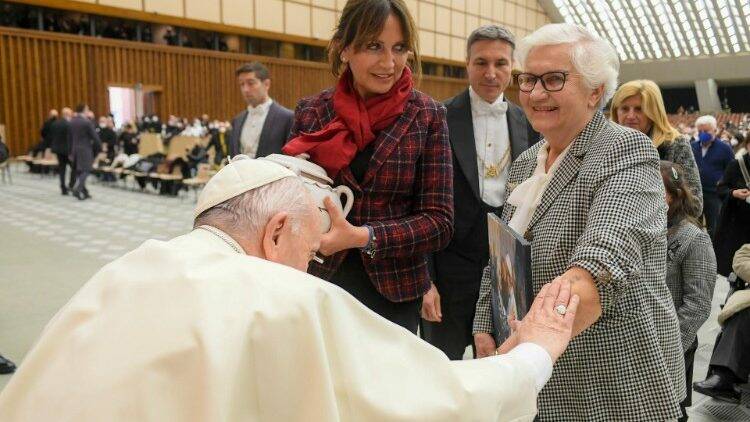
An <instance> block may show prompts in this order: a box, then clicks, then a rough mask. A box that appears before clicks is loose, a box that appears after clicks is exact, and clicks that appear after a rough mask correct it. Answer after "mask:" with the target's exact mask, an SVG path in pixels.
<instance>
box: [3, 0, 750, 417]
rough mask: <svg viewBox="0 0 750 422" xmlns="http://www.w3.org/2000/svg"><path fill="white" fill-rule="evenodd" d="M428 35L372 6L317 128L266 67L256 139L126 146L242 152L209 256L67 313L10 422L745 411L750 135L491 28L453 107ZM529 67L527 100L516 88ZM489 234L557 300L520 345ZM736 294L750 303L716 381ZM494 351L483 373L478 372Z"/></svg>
mask: <svg viewBox="0 0 750 422" xmlns="http://www.w3.org/2000/svg"><path fill="white" fill-rule="evenodd" d="M417 36H418V35H417V31H416V25H415V23H414V20H413V18H412V16H411V15H410V13H409V11H408V8H407V6H406V4H405V3H404V2H403V1H402V0H350V1H349V2H347V5H346V6H345V8H344V10H343V12H342V13H341V16H340V20H339V22H338V25H337V27H336V29H335V31H334V34H333V37H332V39H331V41H330V45H329V63H330V66H331V71H332V73H333V74H334V75H335V76H336V77H337V83H336V86H335V87H333V88H331V89H327V90H324V91H322V92H320V93H318V94H316V95H313V96H311V97H308V98H304V99H302V100H301V101H300V102H299V104H298V106H297V108H296V110H295V111H294V112H292V111H291V110H288V109H286V108H284V107H282V106H280V105H278V104H277V103H276V102H275V101H273V99H272V98H270V97H269V95H268V90H269V88H270V84H271V75H270V74H269V72H268V70H267V69H266V68H265V67H264V66H263V65H261V64H259V63H249V64H246V65H243V66H241V67H240V68H239V69H237V71H236V74H235V77H236V78H237V82H238V85H239V89H240V92H241V94H242V96H243V98H244V99H245V101H246V102H247V109H246V110H243V111H242V112H241V113H240V114H239V115H237V116H236V117H235V118H234V119H233V120H232V122H231V124H227V123H216V124H214V126H213V127H211V124H210V123H209V122H208V117H207V116H205V117H206V118H205V119H203V118H201V119H196V120H195V121H194V122H193V123H192V124H191V125H188V124H187V123H188V122H186V121H185V120H184V119H178V118H176V117H175V118H173V117H170V119H169V120H168V121H167V123H166V124H161V123H160V122H159V119H158V118H154V117H153V116H152V117H151V118H148V119H146V118H144V119H143V120H142V121H139V122H137V123H136V125H135V126H136V127H135V128H131V129H129V131H126V133H131V134H132V135H133V138H135V133H137V132H138V131H146V132H160V131H161V133H162V134H163V136H164V138H165V139H166V138H168V137H169V135H170V133H171V131H174V133H177V132H180V133H190V134H195V135H196V136H205V135H207V134H209V133H210V132H211V131H212V130H216V131H217V132H216V133H219V134H223V135H224V136H223V137H221V139H222V141H221V142H220V143H219V144H218V146H216V148H218V149H220V150H221V151H222V154H223V157H227V156H229V157H235V156H236V157H235V158H231V159H228V160H226V163H227V164H226V165H225V166H224V167H223V168H222V169H221V170H220V171H219V172H218V173H217V174H216V176H214V177H213V178H212V179H211V180H210V181H209V183H208V184H207V185H206V187H205V189H204V190H203V191H202V192H201V195H200V197H199V199H198V201H197V205H196V210H195V221H194V226H195V229H194V230H193V231H192V232H191V233H189V234H187V235H185V236H181V237H178V238H175V239H173V240H171V241H168V242H157V241H149V242H146V243H145V244H144V245H143V246H141V247H139V248H138V249H136V250H135V251H133V252H132V253H129V254H127V255H125V256H124V257H123V258H120V259H118V260H116V261H115V262H114V263H112V264H110V265H108V266H106V267H105V268H103V269H102V270H101V271H100V272H99V273H98V274H97V275H95V276H94V278H92V280H91V281H90V282H89V283H87V284H86V285H85V286H84V287H83V288H82V290H81V291H80V292H79V293H78V294H77V295H76V296H75V297H74V298H73V299H72V300H71V302H70V303H69V304H68V305H66V307H65V308H63V310H61V312H60V314H58V315H57V316H56V317H55V319H54V321H53V322H52V323H51V324H50V326H48V327H47V329H46V330H45V332H44V333H43V335H42V338H41V339H40V340H39V341H38V342H37V344H36V345H35V347H34V349H33V350H32V351H31V352H30V353H29V356H28V357H27V358H26V360H25V362H24V364H23V365H21V368H20V369H19V373H18V374H17V375H16V376H15V378H14V379H12V380H11V382H10V383H9V385H8V386H7V387H6V389H5V391H3V393H2V395H0V418H2V419H3V420H8V421H15V420H19V421H20V420H29V419H35V418H36V419H40V420H41V419H45V418H47V417H50V416H51V415H54V416H56V417H60V416H61V415H78V414H86V415H87V416H89V417H91V418H102V419H112V417H113V416H114V415H128V416H130V417H135V418H138V416H143V415H151V416H153V417H155V418H160V419H180V415H182V413H181V412H182V411H183V410H184V409H185V408H196V407H197V408H201V409H204V413H203V414H204V415H205V416H206V418H209V419H216V418H222V417H229V416H228V415H234V417H236V418H237V419H243V418H244V419H253V418H260V419H263V416H264V415H266V416H269V417H271V416H270V415H273V416H272V417H274V418H276V419H279V420H331V419H353V420H373V421H375V420H378V421H380V420H418V419H422V420H431V421H438V420H446V421H448V420H450V421H455V420H533V419H535V418H536V420H540V421H582V420H586V421H611V420H618V421H630V420H632V421H644V420H648V421H672V420H687V418H688V414H687V411H686V409H687V407H689V406H690V405H691V391H692V390H693V389H695V390H697V391H700V392H701V393H704V394H708V395H710V396H712V397H716V398H720V399H723V400H730V401H734V402H737V401H738V400H739V396H740V394H741V393H742V391H744V390H746V389H747V384H746V383H747V382H748V370H749V369H750V364H749V363H748V362H750V347H748V346H750V344H749V343H748V342H749V341H750V340H748V339H750V297H748V296H747V290H743V286H744V284H743V283H742V281H741V280H742V279H746V278H747V277H748V274H747V269H748V266H750V262H748V247H750V245H748V244H750V190H748V189H749V188H750V186H749V185H750V172H748V170H747V168H750V155H748V154H747V152H746V151H747V150H746V148H747V147H746V142H745V139H741V137H744V134H743V133H742V132H741V130H740V128H739V127H738V128H737V129H738V130H736V131H735V132H732V133H733V135H732V136H729V137H728V138H727V139H726V140H725V139H724V137H723V136H722V132H721V131H720V128H719V127H718V124H717V122H716V119H715V118H714V117H713V116H702V117H700V118H698V119H697V120H696V121H695V124H694V127H693V128H690V129H689V130H686V128H683V130H679V129H678V128H675V127H674V126H673V125H672V124H671V123H670V122H669V117H668V115H667V113H666V111H665V108H664V102H663V99H662V96H661V92H660V89H659V87H658V86H657V85H656V84H655V83H654V82H652V81H648V80H636V81H630V82H627V83H625V84H622V85H619V86H618V72H619V59H618V56H617V54H616V52H615V50H614V49H613V47H612V46H611V45H610V44H609V43H608V42H607V41H606V40H604V39H602V38H601V37H599V36H597V35H595V34H594V33H592V32H591V31H590V30H588V29H586V28H583V27H579V26H576V25H572V24H549V25H545V26H543V27H541V28H540V29H538V30H536V31H535V32H533V33H532V34H530V35H528V36H527V37H525V38H523V39H522V40H520V41H518V42H517V40H516V39H515V37H514V36H513V34H512V33H511V32H510V31H509V30H508V29H507V28H504V27H501V26H498V25H485V26H482V27H480V28H477V29H475V30H474V31H473V32H472V33H471V35H470V36H469V37H468V39H467V43H466V63H467V64H466V70H467V75H468V81H469V86H468V87H467V88H466V89H465V90H464V91H463V92H461V93H459V94H458V95H456V96H455V97H453V98H451V99H449V100H447V101H445V102H443V103H440V102H438V101H436V100H434V99H432V98H431V97H429V96H428V95H426V94H424V93H422V92H420V91H418V90H416V89H415V88H414V85H415V81H416V80H418V78H419V77H420V69H421V66H420V55H419V50H418V47H417V44H418V43H417V41H416V38H417ZM514 66H517V67H519V68H520V69H521V73H520V74H518V75H517V76H516V78H517V86H518V89H519V91H520V92H519V103H520V104H518V105H516V104H513V103H512V102H510V101H508V99H507V98H506V96H505V93H504V91H505V90H506V89H507V88H508V86H509V85H510V83H511V79H512V77H513V74H512V69H513V68H514ZM610 100H611V103H610ZM607 104H611V105H610V108H609V115H608V116H607V115H605V113H604V108H605V107H606V105H607ZM76 112H77V114H78V115H79V117H77V119H79V120H80V121H83V120H84V119H85V115H86V112H87V109H86V107H82V106H79V107H78V108H77V109H76ZM63 114H65V112H64V113H63ZM108 121H109V120H108V119H106V117H105V118H104V125H105V127H106V126H107V125H108ZM70 125H71V129H70V131H71V133H76V131H79V132H81V133H84V135H86V136H89V135H90V138H92V139H94V141H92V145H93V144H95V143H96V140H97V139H101V137H102V133H101V131H100V132H99V133H98V134H97V133H96V131H95V130H94V127H93V123H91V122H90V121H89V122H87V124H86V125H85V127H84V125H83V124H80V129H76V130H74V129H73V128H74V127H78V126H79V125H74V124H73V121H71V123H70ZM217 125H218V127H217ZM745 127H746V126H745ZM170 128H172V129H171V130H170ZM84 129H85V130H84ZM100 129H102V128H100ZM110 129H111V128H110ZM228 129H231V130H229V131H227V130H228ZM683 132H689V133H691V135H690V136H688V135H686V134H685V133H683ZM227 133H228V134H227ZM107 137H108V139H110V138H111V139H119V138H118V136H117V135H116V134H114V135H112V134H108V135H107ZM120 137H122V134H121V135H120ZM75 138H76V135H73V139H75ZM732 139H735V140H736V141H737V142H736V145H733V143H732ZM131 140H132V139H131ZM73 145H74V146H73V147H72V148H73V150H75V149H76V148H80V143H76V142H74V143H73ZM75 145H78V146H75ZM115 148H123V149H124V148H125V145H124V144H123V145H119V146H117V145H115ZM743 148H744V149H743ZM89 150H90V148H89ZM743 151H744V152H743ZM131 152H132V150H131ZM281 153H283V154H286V155H289V156H295V157H304V158H305V159H307V160H309V161H311V162H312V163H315V164H317V165H318V166H320V167H322V168H323V169H324V170H325V172H326V174H327V176H328V177H329V178H330V179H331V180H332V181H333V183H334V184H336V185H344V186H347V187H348V188H350V189H351V191H352V192H353V195H354V204H353V207H352V208H351V212H350V213H349V214H348V215H345V214H344V213H343V212H342V210H341V209H340V208H337V206H336V205H334V202H333V201H331V200H330V198H328V199H326V200H325V201H322V202H320V203H317V202H318V200H317V199H315V198H313V197H312V196H311V195H310V194H309V193H308V191H307V190H306V188H305V186H304V183H302V182H301V181H300V180H299V178H298V175H297V173H295V172H293V171H290V170H289V169H287V168H285V167H283V166H281V165H277V164H276V163H273V162H270V161H268V160H263V159H259V158H263V157H266V156H268V155H270V154H281ZM735 154H738V155H737V156H735ZM72 155H73V162H74V163H75V164H74V167H75V168H76V169H79V170H78V171H83V173H78V175H77V177H78V182H76V183H77V184H76V185H74V186H75V187H74V194H76V195H77V196H79V195H83V196H86V195H87V193H86V191H85V169H84V170H80V168H81V164H80V162H81V160H82V159H81V158H80V157H79V155H78V154H77V153H75V152H74V153H73V154H72ZM85 158H88V157H85ZM62 166H63V164H62V162H61V168H62ZM84 167H85V166H84ZM61 177H63V176H61ZM81 178H83V181H81ZM61 183H63V186H62V187H63V189H65V185H64V180H63V179H61ZM81 186H83V187H81ZM321 212H323V213H326V214H327V216H328V218H330V222H331V224H330V230H328V231H326V232H325V233H321V230H320V227H321V223H320V221H319V220H318V219H319V218H320V214H321ZM488 213H492V214H495V215H496V216H497V217H499V218H500V220H502V222H503V223H505V224H506V225H507V226H508V227H509V228H510V229H511V230H512V231H513V232H515V234H516V235H517V236H518V237H519V238H523V239H525V241H526V242H527V243H528V244H530V247H531V251H532V254H531V258H530V267H531V276H530V279H529V280H525V282H527V283H528V284H529V285H530V286H531V289H532V290H533V292H532V293H533V296H532V298H533V303H531V305H530V306H529V309H528V313H526V315H519V316H518V319H510V321H508V322H509V326H510V330H509V331H508V333H507V335H506V336H505V337H503V338H498V337H497V336H496V335H494V334H493V333H495V332H496V331H497V330H496V328H497V327H495V324H496V323H495V320H494V319H493V318H492V317H491V314H492V313H493V312H503V309H497V308H496V306H495V305H493V303H494V302H493V301H492V300H491V290H492V282H493V276H492V275H491V271H490V266H489V265H488V262H489V258H490V252H489V238H488V219H487V214H488ZM238 253H239V254H243V255H245V254H246V255H250V256H252V257H255V258H253V259H242V260H240V259H237V254H238ZM257 258H259V259H257ZM268 261H270V262H268ZM165 262H166V263H169V265H164V263H165ZM278 264H281V265H278ZM285 266H286V267H292V268H293V269H296V270H299V271H294V270H290V269H289V268H285ZM136 269H137V270H136ZM305 272H306V273H308V274H309V275H308V274H304V273H305ZM217 274H220V275H221V277H219V278H216V275H217ZM717 274H720V275H722V276H725V277H728V278H729V279H730V280H732V283H733V287H734V288H733V294H732V296H731V297H730V298H729V299H728V301H727V307H725V309H724V310H723V312H722V317H721V318H720V323H721V324H722V326H723V331H722V334H721V335H720V336H719V338H717V341H716V345H715V348H714V354H713V356H712V359H711V364H710V367H709V373H708V375H707V378H706V380H705V381H702V382H699V383H695V384H694V385H693V383H692V378H693V361H694V356H695V351H696V349H697V346H698V340H697V336H696V333H697V331H698V328H699V327H700V326H701V325H703V323H704V322H705V321H706V320H707V318H708V317H709V313H710V309H711V301H712V297H713V291H714V285H715V283H716V281H717ZM312 276H314V277H312ZM719 280H720V282H724V281H723V278H722V279H719ZM736 280H740V281H736ZM186 285H187V286H186ZM333 286H338V288H334V287H333ZM518 290H520V289H518ZM344 292H347V293H348V294H345V293H344ZM519 294H520V293H519ZM493 306H495V308H493ZM368 309H369V311H368ZM376 314H377V315H376ZM378 315H379V316H378ZM157 321H158V323H156V322H157ZM388 321H390V323H389V322H388ZM399 326H400V327H401V328H399ZM418 333H419V334H420V335H421V337H422V339H423V340H424V341H422V340H420V339H419V338H417V336H416V334H418ZM115 338H119V339H126V340H125V341H116V342H115V343H116V346H113V344H112V343H113V339H115ZM427 343H429V344H431V345H432V346H434V347H431V346H429V345H428V344H427ZM468 346H471V347H472V350H473V357H475V358H477V359H475V360H473V361H472V362H462V363H456V362H454V361H457V360H462V359H463V357H464V354H465V350H466V348H467V347H468ZM438 349H439V351H438ZM104 361H109V362H116V363H117V367H116V370H112V369H111V368H110V367H105V366H106V365H104V366H102V365H97V364H96V363H95V362H104ZM154 371H155V372H158V373H159V374H160V376H151V375H150V374H151V373H152V372H154ZM196 379H199V380H201V381H200V382H196V381H195V380H196ZM300 379H304V380H305V383H303V384H305V385H306V387H304V388H301V387H298V385H299V380H300ZM79 380H80V381H83V380H85V381H86V382H78V381H79ZM201 383H205V384H206V385H197V384H201ZM71 386H73V387H72V388H71ZM206 386H211V387H212V393H211V394H205V391H206V390H205V388H206ZM165 389H169V390H170V391H172V393H171V394H170V395H169V397H166V396H165V395H164V394H162V393H160V391H164V390H165ZM743 389H744V390H743ZM144 391H145V392H153V393H154V394H143V392H144ZM105 394H106V396H104V395H105ZM63 397H64V398H66V400H62V398H63ZM82 397H85V398H86V399H87V401H86V403H81V402H80V400H77V399H78V398H82ZM104 397H106V398H108V399H106V400H105V399H103V398H104ZM237 397H242V400H237ZM99 398H102V399H101V400H99ZM290 403H293V405H290ZM124 409H127V411H126V410H124ZM122 412H125V413H122ZM157 415H158V416H157Z"/></svg>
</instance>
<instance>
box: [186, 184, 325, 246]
mask: <svg viewBox="0 0 750 422" xmlns="http://www.w3.org/2000/svg"><path fill="white" fill-rule="evenodd" d="M311 207H312V198H311V196H310V193H309V192H308V191H307V188H305V186H304V184H303V183H302V181H300V180H299V179H298V178H296V177H284V178H283V179H279V180H276V181H274V182H271V183H269V184H267V185H264V186H261V187H259V188H255V189H253V190H249V191H247V192H245V193H242V194H240V195H237V196H235V197H234V198H230V199H227V200H226V201H224V202H221V203H219V204H217V205H214V206H213V207H211V208H209V209H207V210H205V211H203V212H202V213H201V214H200V215H199V216H198V217H196V218H195V222H194V224H193V226H194V227H198V226H201V225H204V224H208V225H211V226H215V227H216V228H219V229H221V230H224V231H225V232H227V234H230V235H234V236H238V237H240V238H243V239H249V238H251V237H252V236H254V235H256V234H258V233H260V231H261V230H263V228H264V227H265V226H266V224H268V221H269V220H270V219H271V217H273V216H274V215H276V214H277V213H279V212H282V211H283V212H286V213H287V214H288V215H289V219H290V224H291V228H292V231H293V232H294V233H299V230H300V227H301V223H302V222H303V220H305V218H306V217H307V216H309V214H310V209H311Z"/></svg>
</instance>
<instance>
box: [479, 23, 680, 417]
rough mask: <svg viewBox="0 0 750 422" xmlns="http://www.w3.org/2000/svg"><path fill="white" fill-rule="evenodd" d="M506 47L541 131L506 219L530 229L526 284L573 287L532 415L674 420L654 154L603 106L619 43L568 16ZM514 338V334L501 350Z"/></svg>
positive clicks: (676, 377) (672, 356)
mask: <svg viewBox="0 0 750 422" xmlns="http://www.w3.org/2000/svg"><path fill="white" fill-rule="evenodd" d="M516 54H517V60H516V62H517V63H520V64H521V65H522V66H523V67H524V73H521V74H519V75H518V86H519V89H520V91H521V93H520V96H519V97H520V103H521V105H522V106H523V108H524V111H525V113H526V116H527V117H528V118H529V121H530V122H531V124H532V126H533V127H534V129H535V130H537V131H539V132H540V133H541V134H542V135H543V138H544V139H543V140H542V141H541V142H539V143H537V144H536V145H534V146H533V147H531V148H530V149H528V150H527V151H525V152H524V153H523V154H521V156H519V157H518V159H517V160H516V161H515V162H514V163H513V165H512V167H511V170H510V175H509V179H508V186H507V190H506V197H507V201H506V206H505V208H504V210H503V214H502V219H503V220H504V221H506V222H508V224H509V226H510V227H511V228H514V229H515V230H516V231H517V232H519V233H521V234H523V235H524V236H525V237H526V238H527V239H528V240H529V241H530V242H531V251H532V252H531V255H532V256H531V267H532V269H531V274H532V280H530V282H531V283H532V285H533V288H534V291H535V292H539V291H540V290H541V288H542V287H543V286H544V285H545V284H547V283H549V282H551V281H552V280H555V279H567V280H570V281H571V282H572V286H573V287H572V290H573V291H574V292H576V293H577V294H578V295H579V296H580V297H581V306H580V307H579V308H578V312H577V313H576V321H575V324H574V327H573V333H574V336H575V337H574V338H573V340H572V341H571V343H570V346H569V347H568V349H567V350H566V351H565V353H564V354H563V355H562V357H561V358H560V360H559V361H557V363H556V364H555V367H554V371H553V374H552V378H551V379H550V381H549V383H548V384H547V385H546V386H545V387H544V389H543V390H542V391H541V393H540V394H539V397H538V408H539V414H538V417H539V419H540V420H541V421H555V422H560V421H590V422H594V421H667V420H672V419H676V418H678V417H679V416H680V414H681V413H680V406H679V403H680V401H681V400H682V399H683V397H685V378H684V362H683V358H682V346H681V344H680V334H679V327H678V322H677V317H676V315H675V310H674V305H673V304H672V298H671V296H670V293H669V289H668V288H667V285H666V283H665V282H664V279H665V271H666V259H665V258H666V255H667V238H666V226H667V224H666V208H667V207H666V203H665V200H664V185H663V183H662V180H661V175H660V173H659V156H658V154H657V152H656V149H655V148H654V147H653V145H652V143H651V140H650V139H649V138H648V137H647V136H646V135H644V134H643V133H642V132H640V131H636V130H633V129H629V128H624V127H622V126H619V125H617V124H615V123H613V122H611V121H608V120H607V119H606V118H605V117H604V115H603V114H602V113H601V111H599V110H600V108H601V107H602V106H603V105H604V104H606V103H607V101H608V100H609V98H611V96H612V94H613V93H614V91H615V88H616V86H617V73H618V70H619V60H618V58H617V54H616V53H615V51H614V49H613V48H612V47H611V46H610V45H609V43H607V42H606V41H604V40H603V39H602V38H600V37H598V36H596V35H594V34H592V33H591V32H589V31H588V30H587V29H585V28H582V27H578V26H575V25H572V24H551V25H546V26H544V27H542V28H540V29H538V30H537V31H536V32H534V33H532V34H531V35H529V36H528V37H527V38H525V39H524V40H523V41H522V42H521V43H520V45H519V48H518V49H517V50H516ZM489 289H490V283H489V274H488V272H487V271H485V277H484V279H483V280H482V287H481V289H480V293H479V301H478V303H477V310H476V317H475V324H474V325H475V326H474V331H475V332H492V322H491V318H490V308H489V307H490V300H489V296H490V295H489ZM560 312H562V313H564V312H565V309H564V307H562V308H561V309H560ZM517 342H518V337H517V334H516V333H513V334H511V336H510V337H509V338H508V339H507V340H506V342H505V343H503V345H501V346H500V349H499V352H500V353H502V352H504V351H505V350H507V349H508V348H511V347H512V346H513V345H514V344H515V343H517Z"/></svg>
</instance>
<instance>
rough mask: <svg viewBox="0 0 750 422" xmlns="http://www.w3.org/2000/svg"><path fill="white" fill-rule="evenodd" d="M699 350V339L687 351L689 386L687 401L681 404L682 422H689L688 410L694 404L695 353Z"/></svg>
mask: <svg viewBox="0 0 750 422" xmlns="http://www.w3.org/2000/svg"><path fill="white" fill-rule="evenodd" d="M697 349H698V339H697V338H696V339H695V341H693V345H692V346H690V348H689V349H687V350H686V351H685V383H686V384H687V388H686V389H685V391H687V396H685V400H683V401H682V403H680V409H681V410H682V417H681V418H679V419H678V421H680V422H685V421H687V420H688V417H687V408H688V407H690V406H691V405H692V404H693V362H694V361H695V351H696V350H697Z"/></svg>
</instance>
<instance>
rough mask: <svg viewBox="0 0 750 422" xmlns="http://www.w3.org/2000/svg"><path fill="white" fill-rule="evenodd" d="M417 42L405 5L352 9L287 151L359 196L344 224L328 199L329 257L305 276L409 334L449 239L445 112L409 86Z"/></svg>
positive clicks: (366, 4) (325, 244)
mask: <svg viewBox="0 0 750 422" xmlns="http://www.w3.org/2000/svg"><path fill="white" fill-rule="evenodd" d="M417 36H418V34H417V29H416V25H415V23H414V20H413V19H412V16H411V14H410V13H409V10H408V8H407V6H406V4H405V3H404V1H403V0H350V1H349V2H347V3H346V6H345V7H344V10H343V11H342V13H341V18H340V19H339V22H338V25H337V26H336V29H335V31H334V34H333V37H332V38H331V41H330V45H329V50H328V51H329V54H328V61H329V63H330V65H331V70H332V72H333V74H334V76H336V77H337V78H338V82H337V83H336V87H335V88H333V89H327V90H325V91H323V92H321V93H320V94H317V95H315V96H312V97H309V98H304V99H302V100H300V102H299V104H298V105H297V110H296V111H295V121H294V127H293V129H292V134H291V140H290V141H289V142H288V143H287V144H286V145H285V146H284V148H283V152H284V153H285V154H287V155H292V156H297V155H300V154H303V153H305V154H308V155H309V156H310V160H311V161H312V162H314V163H316V164H318V165H320V166H321V167H323V168H324V169H325V170H326V172H327V173H328V175H329V176H330V177H331V178H332V179H333V180H334V181H335V183H336V184H337V185H345V186H348V187H349V188H351V189H352V191H353V192H354V207H353V208H352V211H351V212H350V213H349V215H348V216H347V217H346V218H345V217H344V216H343V214H342V213H341V211H340V210H338V209H337V208H335V207H334V206H333V203H332V202H331V201H327V205H326V207H327V208H328V212H329V214H330V215H331V222H332V226H331V230H330V231H329V232H328V233H326V234H325V235H324V236H323V239H322V241H321V247H320V253H321V254H322V255H324V256H326V257H327V258H326V259H325V262H324V263H322V264H319V263H317V262H313V263H312V264H311V265H310V273H311V274H313V275H316V276H318V277H320V278H323V279H325V280H329V281H330V282H332V283H334V284H336V285H338V286H340V287H341V288H343V289H344V290H346V291H348V292H349V293H351V294H352V295H353V296H354V297H356V298H357V299H358V300H359V301H361V302H362V303H364V304H365V305H366V306H367V307H369V308H370V309H372V310H373V311H375V312H377V313H378V314H380V315H381V316H383V317H385V318H386V319H388V320H390V321H392V322H394V323H396V324H399V325H401V326H402V327H404V328H406V329H408V330H410V331H412V332H413V333H415V334H416V332H417V327H418V326H419V321H420V308H421V302H422V297H423V296H424V294H425V293H427V291H428V290H429V289H430V286H431V280H430V274H429V271H428V265H427V259H428V256H429V255H430V254H432V253H433V252H436V251H438V250H440V249H443V248H444V247H445V246H446V245H447V244H448V242H449V240H450V238H451V235H452V234H453V166H452V165H451V150H450V144H449V141H448V126H447V124H446V120H445V107H443V106H442V105H441V104H440V103H438V102H437V101H435V100H433V99H432V98H430V97H429V96H428V95H426V94H423V93H421V92H419V91H417V90H416V89H415V88H414V85H415V78H413V76H412V68H413V69H415V70H416V72H420V70H421V64H420V63H421V62H420V55H419V50H418V49H417ZM410 58H411V59H412V67H411V68H410V66H409V65H408V61H409V59H410ZM417 77H418V76H417ZM234 127H235V130H239V129H238V128H237V126H234Z"/></svg>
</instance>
